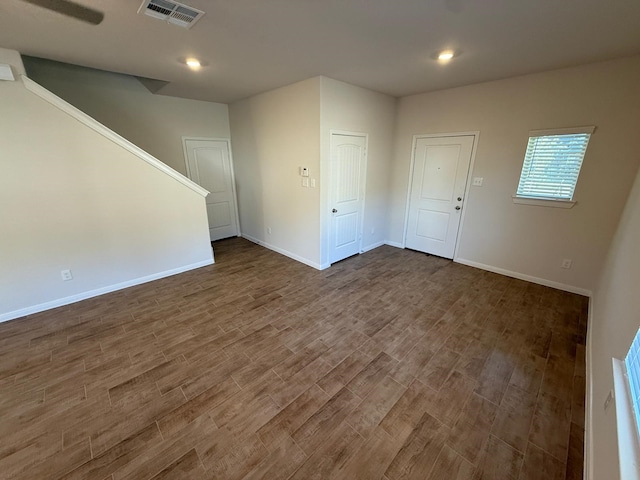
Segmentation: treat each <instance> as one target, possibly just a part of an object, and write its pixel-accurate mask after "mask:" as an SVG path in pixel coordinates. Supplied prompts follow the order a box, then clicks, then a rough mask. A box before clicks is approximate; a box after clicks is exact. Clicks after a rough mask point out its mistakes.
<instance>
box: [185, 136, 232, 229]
mask: <svg viewBox="0 0 640 480" xmlns="http://www.w3.org/2000/svg"><path fill="white" fill-rule="evenodd" d="M184 147H185V155H186V161H187V174H188V176H189V178H190V179H191V180H193V181H194V182H196V183H197V184H198V185H200V186H201V187H203V188H206V189H207V190H209V195H207V198H206V203H207V217H208V219H209V236H210V237H211V241H214V240H220V239H221V238H227V237H234V236H237V235H238V234H239V233H240V232H239V230H238V215H237V211H238V207H237V203H236V194H235V186H234V184H233V170H232V165H231V157H230V155H229V142H228V141H227V140H200V139H197V140H196V139H185V140H184Z"/></svg>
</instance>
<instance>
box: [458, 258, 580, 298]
mask: <svg viewBox="0 0 640 480" xmlns="http://www.w3.org/2000/svg"><path fill="white" fill-rule="evenodd" d="M453 261H454V262H457V263H461V264H462V265H468V266H470V267H475V268H480V269H481V270H487V271H488V272H493V273H499V274H500V275H506V276H507V277H512V278H517V279H519V280H525V281H527V282H531V283H537V284H538V285H544V286H545V287H551V288H557V289H558V290H564V291H565V292H569V293H577V294H578V295H584V296H585V297H591V295H592V292H591V290H587V289H585V288H580V287H574V286H573V285H567V284H565V283H560V282H554V281H551V280H547V279H544V278H539V277H534V276H531V275H526V274H524V273H519V272H512V271H511V270H505V269H504V268H499V267H494V266H493V265H485V264H484V263H478V262H474V261H472V260H466V259H464V258H454V259H453Z"/></svg>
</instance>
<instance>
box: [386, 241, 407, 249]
mask: <svg viewBox="0 0 640 480" xmlns="http://www.w3.org/2000/svg"><path fill="white" fill-rule="evenodd" d="M384 244H385V245H389V246H390V247H395V248H404V245H402V243H400V242H392V241H391V240H385V241H384Z"/></svg>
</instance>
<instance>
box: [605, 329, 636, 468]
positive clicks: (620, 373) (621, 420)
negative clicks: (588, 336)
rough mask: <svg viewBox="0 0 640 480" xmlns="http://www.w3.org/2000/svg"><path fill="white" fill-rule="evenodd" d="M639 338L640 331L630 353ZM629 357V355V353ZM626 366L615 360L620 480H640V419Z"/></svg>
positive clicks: (614, 387)
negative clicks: (634, 405) (636, 411)
mask: <svg viewBox="0 0 640 480" xmlns="http://www.w3.org/2000/svg"><path fill="white" fill-rule="evenodd" d="M639 338H640V330H638V332H637V333H636V336H635V337H634V340H633V342H631V347H630V348H629V351H631V349H632V347H633V344H634V343H636V341H637V340H638V339H639ZM627 355H629V353H628V352H627ZM626 364H627V361H626V358H625V359H624V360H618V359H617V358H614V359H613V392H614V397H615V405H616V430H617V434H618V461H619V464H620V478H624V479H625V480H627V479H628V480H640V418H637V417H636V415H635V413H634V409H633V395H632V394H631V384H630V382H629V372H628V371H627V366H626ZM605 408H606V404H605Z"/></svg>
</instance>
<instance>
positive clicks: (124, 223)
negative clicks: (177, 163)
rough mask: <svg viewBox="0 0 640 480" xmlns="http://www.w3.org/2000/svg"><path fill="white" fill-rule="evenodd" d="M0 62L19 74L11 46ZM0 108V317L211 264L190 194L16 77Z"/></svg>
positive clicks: (199, 207) (0, 91)
mask: <svg viewBox="0 0 640 480" xmlns="http://www.w3.org/2000/svg"><path fill="white" fill-rule="evenodd" d="M0 63H9V64H11V65H12V66H13V68H14V72H15V73H19V72H20V71H21V70H22V63H21V61H20V57H19V56H18V54H17V53H16V52H12V51H7V50H2V49H0ZM0 105H1V107H0V108H1V109H2V115H0V145H2V154H1V155H0V229H1V234H0V265H1V268H0V320H6V319H8V318H13V317H16V316H20V315H21V314H25V313H30V312H32V311H38V310H42V309H44V308H47V307H52V306H54V305H56V304H64V303H68V301H70V299H77V298H81V297H83V296H86V295H90V294H91V292H93V293H95V292H98V291H106V290H109V289H113V288H115V287H117V286H118V285H123V284H131V283H136V282H137V281H139V280H140V279H145V278H149V277H154V276H156V277H157V276H162V275H164V274H167V273H168V272H175V271H180V270H185V269H188V268H193V267H194V266H196V265H201V264H205V263H211V261H212V252H211V245H210V243H209V233H208V225H207V218H206V209H205V204H204V198H203V197H202V196H201V195H200V194H198V193H196V192H195V191H193V190H192V189H190V188H189V187H186V186H185V185H183V184H181V183H180V182H178V181H177V180H176V179H174V178H172V177H170V176H168V175H167V174H165V173H163V172H161V171H160V170H158V169H157V168H154V167H153V166H151V165H150V164H149V163H146V162H145V161H143V160H141V159H140V158H138V157H137V156H135V155H133V154H132V153H130V152H128V151H126V150H124V149H123V148H122V147H120V146H118V145H116V144H115V143H113V142H112V141H110V140H108V139H107V138H105V137H103V136H102V135H100V134H98V133H97V132H95V131H94V130H91V129H90V128H88V127H86V126H85V125H83V124H81V123H80V122H79V121H78V120H76V119H74V118H72V117H71V116H69V115H68V114H66V113H64V112H63V111H62V110H59V109H58V108H56V107H54V106H53V105H51V104H49V103H47V102H46V101H45V100H43V99H42V98H40V97H38V96H36V95H35V94H34V93H32V92H30V91H28V90H27V89H26V88H25V87H24V85H23V83H22V82H21V81H20V80H18V81H15V82H0ZM63 269H71V270H72V272H73V277H74V278H73V280H71V281H68V282H63V281H62V279H61V276H60V271H61V270H63Z"/></svg>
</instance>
